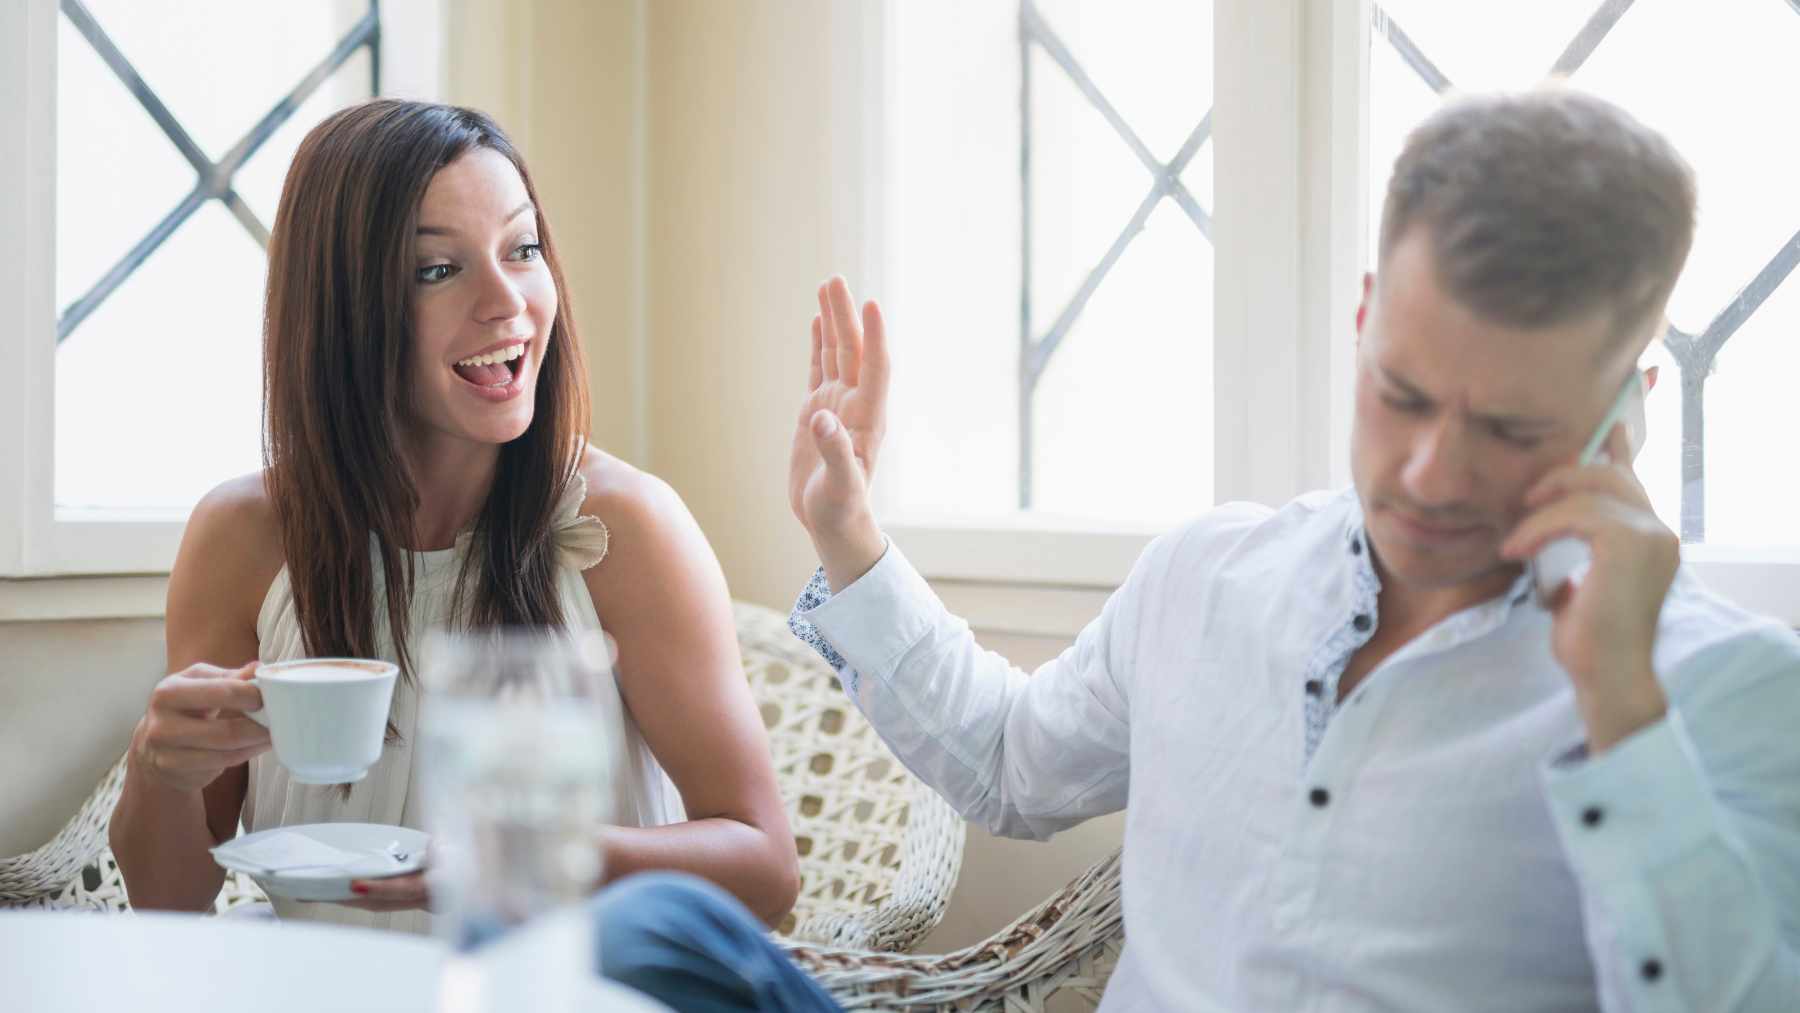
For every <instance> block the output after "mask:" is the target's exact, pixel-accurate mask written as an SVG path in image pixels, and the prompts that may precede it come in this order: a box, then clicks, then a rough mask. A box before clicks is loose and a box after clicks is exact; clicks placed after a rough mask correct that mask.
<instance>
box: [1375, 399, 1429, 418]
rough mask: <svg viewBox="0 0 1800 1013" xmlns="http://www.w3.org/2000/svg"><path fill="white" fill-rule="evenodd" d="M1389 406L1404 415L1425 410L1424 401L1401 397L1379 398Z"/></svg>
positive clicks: (1415, 413) (1416, 413)
mask: <svg viewBox="0 0 1800 1013" xmlns="http://www.w3.org/2000/svg"><path fill="white" fill-rule="evenodd" d="M1381 400H1382V401H1383V402H1384V403H1386V404H1387V406H1388V407H1389V408H1392V409H1393V410H1395V411H1397V412H1401V413H1403V414H1406V415H1418V414H1420V413H1422V412H1423V411H1424V410H1425V402H1423V401H1408V400H1404V399H1402V398H1395V397H1384V398H1382V399H1381Z"/></svg>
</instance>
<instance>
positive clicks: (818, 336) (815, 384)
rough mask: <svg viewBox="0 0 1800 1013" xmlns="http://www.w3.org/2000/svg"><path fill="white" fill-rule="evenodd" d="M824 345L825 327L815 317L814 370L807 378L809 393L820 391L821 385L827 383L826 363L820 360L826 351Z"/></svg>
mask: <svg viewBox="0 0 1800 1013" xmlns="http://www.w3.org/2000/svg"><path fill="white" fill-rule="evenodd" d="M824 345H825V325H824V323H823V322H822V321H820V319H819V318H818V317H817V316H814V317H813V323H812V370H811V372H809V373H808V374H807V377H806V389H807V390H808V391H809V392H810V391H815V390H818V389H819V387H820V385H821V384H823V383H824V382H825V363H824V362H822V361H821V360H820V358H819V356H820V355H821V354H822V352H823V350H824Z"/></svg>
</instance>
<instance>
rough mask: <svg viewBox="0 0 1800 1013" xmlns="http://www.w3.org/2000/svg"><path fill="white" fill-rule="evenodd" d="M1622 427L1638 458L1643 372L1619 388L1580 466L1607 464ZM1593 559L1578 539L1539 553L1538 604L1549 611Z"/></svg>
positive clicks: (1534, 567)
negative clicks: (1611, 440) (1616, 429)
mask: <svg viewBox="0 0 1800 1013" xmlns="http://www.w3.org/2000/svg"><path fill="white" fill-rule="evenodd" d="M1619 424H1623V425H1624V426H1625V439H1626V442H1627V443H1628V444H1629V445H1630V447H1631V456H1632V457H1634V458H1635V457H1636V456H1637V452H1638V451H1639V450H1641V449H1643V446H1644V426H1645V424H1644V374H1643V372H1642V371H1640V370H1636V369H1633V370H1632V371H1631V375H1630V376H1628V377H1626V378H1625V385H1624V386H1623V387H1620V388H1619V393H1618V396H1617V397H1615V398H1613V402H1612V406H1611V407H1609V408H1608V409H1607V410H1606V415H1605V416H1603V417H1602V418H1601V419H1600V426H1599V428H1597V429H1595V430H1594V433H1593V435H1592V436H1589V437H1588V441H1587V444H1586V445H1585V446H1583V447H1582V448H1581V456H1580V457H1578V458H1576V463H1578V464H1582V465H1588V464H1593V463H1595V462H1596V461H1604V460H1606V438H1607V437H1608V436H1610V435H1612V430H1613V426H1615V425H1619ZM1627 463H1629V462H1627ZM1593 558H1594V557H1593V553H1592V552H1590V551H1589V549H1588V546H1587V543H1586V542H1584V541H1582V540H1581V539H1579V538H1574V537H1570V538H1558V539H1557V540H1556V541H1554V542H1551V543H1550V544H1548V545H1546V546H1544V547H1543V548H1542V549H1540V550H1538V553H1537V555H1535V556H1533V557H1532V559H1531V575H1532V580H1533V581H1534V582H1535V583H1536V585H1537V596H1538V603H1539V604H1541V605H1543V606H1545V607H1546V608H1548V607H1549V605H1550V602H1551V601H1552V600H1553V599H1554V597H1555V595H1556V592H1557V590H1558V589H1560V588H1561V587H1562V586H1563V584H1564V583H1567V582H1570V581H1574V582H1577V583H1579V582H1580V580H1581V575H1582V574H1583V573H1585V572H1587V568H1588V565H1589V564H1590V563H1592V562H1593Z"/></svg>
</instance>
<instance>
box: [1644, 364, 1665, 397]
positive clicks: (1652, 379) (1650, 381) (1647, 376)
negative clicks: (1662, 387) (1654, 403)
mask: <svg viewBox="0 0 1800 1013" xmlns="http://www.w3.org/2000/svg"><path fill="white" fill-rule="evenodd" d="M1660 372H1662V367H1661V366H1651V367H1650V368H1649V369H1646V370H1644V393H1646V394H1648V393H1650V392H1651V391H1653V390H1655V389H1656V376H1657V374H1658V373H1660Z"/></svg>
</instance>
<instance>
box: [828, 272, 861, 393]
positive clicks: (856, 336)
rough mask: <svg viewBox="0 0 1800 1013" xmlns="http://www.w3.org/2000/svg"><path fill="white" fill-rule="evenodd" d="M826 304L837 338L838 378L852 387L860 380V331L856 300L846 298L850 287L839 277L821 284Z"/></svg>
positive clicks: (848, 295)
mask: <svg viewBox="0 0 1800 1013" xmlns="http://www.w3.org/2000/svg"><path fill="white" fill-rule="evenodd" d="M825 293H826V300H827V302H828V303H829V304H830V307H831V326H832V328H833V329H834V331H835V334H836V336H837V359H838V376H839V378H840V379H842V380H843V381H844V382H845V383H847V384H849V385H850V386H852V387H854V386H856V385H857V383H858V381H860V380H861V379H862V355H863V347H862V344H863V342H862V327H861V326H859V325H858V323H857V320H856V300H855V299H853V298H851V296H850V284H849V282H846V281H845V280H844V279H843V276H842V275H839V276H836V277H833V278H832V279H831V280H830V281H828V282H826V283H825Z"/></svg>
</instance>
